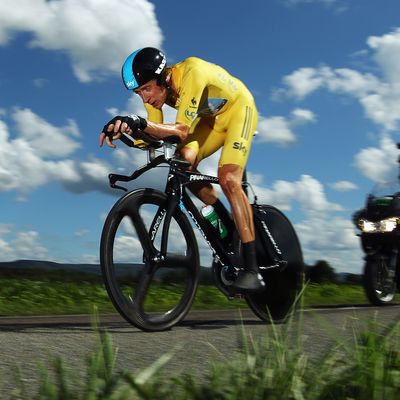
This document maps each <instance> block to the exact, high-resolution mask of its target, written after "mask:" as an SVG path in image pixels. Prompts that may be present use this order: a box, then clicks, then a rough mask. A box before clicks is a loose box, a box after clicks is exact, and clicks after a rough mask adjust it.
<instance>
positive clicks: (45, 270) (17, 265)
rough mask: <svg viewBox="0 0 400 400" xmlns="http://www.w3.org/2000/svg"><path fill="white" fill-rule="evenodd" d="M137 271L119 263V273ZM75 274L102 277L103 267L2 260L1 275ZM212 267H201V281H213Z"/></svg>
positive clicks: (129, 265)
mask: <svg viewBox="0 0 400 400" xmlns="http://www.w3.org/2000/svg"><path fill="white" fill-rule="evenodd" d="M136 272H137V266H136V264H119V266H118V275H119V276H126V275H135V273H136ZM171 272H173V270H172V269H170V268H169V269H166V268H164V269H163V270H162V271H161V275H160V276H163V277H164V276H165V275H166V274H169V273H171ZM46 274H47V275H48V276H60V275H63V276H68V275H70V276H71V278H73V276H75V278H76V277H78V278H79V276H82V275H86V276H87V275H90V276H92V277H93V278H94V279H95V280H97V279H102V278H101V267H100V265H99V264H62V263H56V262H52V261H36V260H16V261H9V262H0V276H16V275H17V276H19V277H25V276H26V277H28V275H29V276H41V277H45V276H46ZM213 279H214V278H213V276H212V274H211V268H205V267H202V268H201V274H200V282H204V283H211V282H213Z"/></svg>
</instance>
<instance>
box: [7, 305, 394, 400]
mask: <svg viewBox="0 0 400 400" xmlns="http://www.w3.org/2000/svg"><path fill="white" fill-rule="evenodd" d="M301 315H302V322H301V323H295V324H294V325H293V330H297V329H298V330H300V332H301V334H302V335H303V337H304V338H305V342H304V346H303V348H304V351H305V352H306V353H308V354H309V355H310V357H314V356H317V355H318V354H319V353H320V352H321V351H323V350H325V349H326V348H327V346H330V345H331V344H332V343H333V342H334V340H336V339H338V340H339V341H342V340H354V339H353V336H354V330H356V331H357V330H358V331H360V330H365V329H366V327H367V324H368V323H369V321H371V320H373V319H377V320H378V321H379V323H380V324H382V326H383V327H385V326H389V325H392V324H393V323H395V322H396V321H398V320H399V319H400V305H395V306H388V307H382V308H375V307H366V306H363V307H346V308H325V309H312V310H306V311H304V312H302V314H301ZM241 324H243V327H244V331H245V332H246V335H248V336H250V335H251V336H252V337H253V338H262V337H264V336H266V335H269V334H271V332H272V327H271V325H267V324H265V323H264V322H262V321H260V320H259V319H257V318H256V317H255V316H253V314H252V313H251V312H250V311H249V310H244V311H243V312H242V315H240V314H239V312H238V311H212V312H211V311H197V312H192V313H190V314H189V315H188V316H187V317H186V319H185V320H184V321H183V322H182V323H181V324H180V325H179V326H176V327H174V328H173V329H172V330H170V331H166V332H156V333H146V332H141V331H140V330H138V329H136V328H134V327H133V326H131V325H129V324H128V323H127V322H125V320H123V319H122V318H121V317H119V316H118V315H102V316H100V327H101V328H102V329H105V330H107V331H108V332H110V333H111V336H112V340H113V343H114V345H115V347H116V348H117V351H118V355H117V368H118V369H127V370H129V371H131V372H133V373H135V372H137V371H139V370H141V369H143V368H145V367H146V366H149V365H150V364H152V363H153V362H154V361H156V360H157V359H158V358H159V357H160V356H161V355H162V354H165V353H166V352H170V351H176V346H177V345H180V346H181V350H179V351H177V352H176V354H175V355H174V356H173V358H172V360H171V361H170V362H169V364H168V366H167V367H166V370H165V373H168V374H171V375H178V374H179V373H180V372H182V371H184V372H190V373H192V374H194V375H196V376H198V377H199V378H200V379H201V377H203V376H204V374H205V372H206V371H207V368H208V364H209V363H210V362H213V361H223V360H225V359H230V358H232V357H233V354H234V352H235V351H237V350H238V349H239V347H240V343H241V333H240V332H241ZM286 328H287V325H284V324H282V325H277V329H279V330H282V329H286ZM383 329H384V328H383ZM96 340H97V335H96V333H95V332H94V331H93V329H92V323H91V318H90V317H89V316H69V317H66V316H61V317H29V318H18V317H7V318H5V317H0V349H1V359H0V382H1V383H0V384H1V385H3V388H2V390H0V398H9V394H10V393H11V391H12V390H13V386H14V379H13V377H14V375H13V374H14V372H13V370H14V367H15V366H16V365H19V366H20V367H21V371H22V378H23V380H24V382H25V385H26V386H27V387H28V388H31V390H32V393H35V392H34V390H35V388H36V387H37V381H38V368H37V365H38V363H39V362H42V363H44V364H45V365H46V366H49V365H51V362H52V361H53V360H54V359H55V358H56V357H59V356H60V357H62V358H63V360H64V361H65V364H66V366H67V369H68V370H70V371H73V373H75V374H79V375H80V376H81V377H82V378H83V377H84V376H85V371H86V364H85V363H86V356H87V355H88V354H90V353H92V352H93V350H94V349H95V348H96Z"/></svg>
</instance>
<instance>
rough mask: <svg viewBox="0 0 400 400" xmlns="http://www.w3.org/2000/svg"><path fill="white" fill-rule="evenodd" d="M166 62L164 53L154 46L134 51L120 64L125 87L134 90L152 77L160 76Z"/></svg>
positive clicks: (157, 77)
mask: <svg viewBox="0 0 400 400" xmlns="http://www.w3.org/2000/svg"><path fill="white" fill-rule="evenodd" d="M166 64H167V59H166V58H165V55H164V53H163V52H161V51H160V50H158V49H155V48H154V47H144V48H142V49H139V50H136V51H134V52H133V53H132V54H131V55H130V56H129V57H128V58H127V59H126V61H125V62H124V65H123V66H122V79H123V81H124V84H125V86H126V88H127V89H129V90H134V89H136V88H138V87H139V86H142V85H144V84H145V83H147V82H149V81H151V80H152V79H159V78H161V76H162V73H163V71H164V69H165V66H166Z"/></svg>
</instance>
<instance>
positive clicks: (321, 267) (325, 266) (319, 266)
mask: <svg viewBox="0 0 400 400" xmlns="http://www.w3.org/2000/svg"><path fill="white" fill-rule="evenodd" d="M335 278H336V274H335V270H334V269H333V268H332V267H331V266H330V264H329V263H328V262H327V261H324V260H319V261H317V262H316V263H315V265H313V266H311V267H309V269H308V279H309V280H310V282H312V283H324V282H334V281H335Z"/></svg>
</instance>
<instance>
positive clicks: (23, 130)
mask: <svg viewBox="0 0 400 400" xmlns="http://www.w3.org/2000/svg"><path fill="white" fill-rule="evenodd" d="M12 119H13V120H14V122H15V125H16V128H17V131H18V133H19V136H20V138H21V139H23V140H24V141H25V143H27V144H28V145H29V147H30V148H31V149H32V151H33V152H34V153H35V154H37V155H38V156H40V157H62V156H67V155H69V154H71V153H73V152H74V151H75V150H76V149H78V148H79V147H80V144H79V143H78V142H77V141H76V140H74V139H72V138H71V137H70V136H73V137H75V138H79V136H80V135H79V130H78V126H77V125H76V123H75V121H73V120H69V121H68V125H67V126H65V127H61V128H57V127H54V126H52V125H51V124H50V123H48V122H47V121H45V120H44V119H43V118H41V117H39V116H38V115H37V114H35V113H34V112H33V111H32V110H30V109H27V108H25V109H16V110H14V112H13V114H12Z"/></svg>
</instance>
